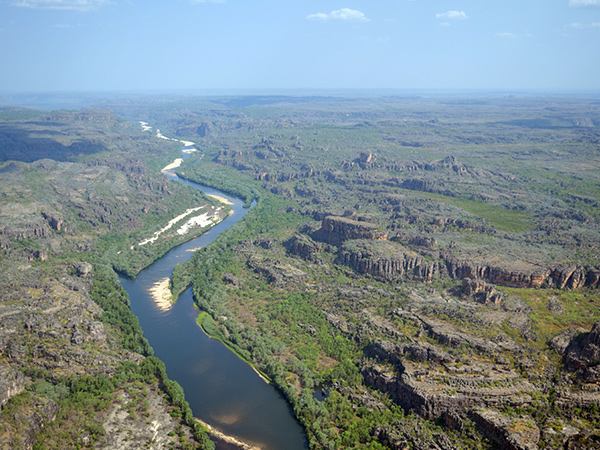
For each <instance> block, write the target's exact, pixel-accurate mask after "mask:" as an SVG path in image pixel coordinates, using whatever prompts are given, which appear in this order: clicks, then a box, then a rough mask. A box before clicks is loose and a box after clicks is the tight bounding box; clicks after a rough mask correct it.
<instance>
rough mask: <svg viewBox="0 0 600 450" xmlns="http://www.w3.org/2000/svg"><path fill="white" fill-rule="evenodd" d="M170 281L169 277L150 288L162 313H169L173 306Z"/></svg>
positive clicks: (153, 298)
mask: <svg viewBox="0 0 600 450" xmlns="http://www.w3.org/2000/svg"><path fill="white" fill-rule="evenodd" d="M170 281H171V280H170V279H169V277H166V278H163V279H161V280H158V281H157V282H156V283H154V285H153V286H152V287H151V288H150V294H151V295H152V300H154V303H156V306H158V308H159V309H161V310H162V311H167V310H169V309H171V306H173V293H172V292H171V289H170V287H169V284H170Z"/></svg>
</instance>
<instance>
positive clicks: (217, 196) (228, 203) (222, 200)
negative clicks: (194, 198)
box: [206, 194, 235, 205]
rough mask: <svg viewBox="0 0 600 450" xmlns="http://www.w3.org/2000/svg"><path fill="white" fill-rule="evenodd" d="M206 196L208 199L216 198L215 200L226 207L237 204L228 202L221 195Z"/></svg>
mask: <svg viewBox="0 0 600 450" xmlns="http://www.w3.org/2000/svg"><path fill="white" fill-rule="evenodd" d="M206 195H207V196H208V197H210V198H214V199H215V200H218V201H220V202H221V203H224V204H226V205H235V203H233V202H232V201H229V200H227V199H226V198H225V197H221V196H220V195H217V194H206Z"/></svg>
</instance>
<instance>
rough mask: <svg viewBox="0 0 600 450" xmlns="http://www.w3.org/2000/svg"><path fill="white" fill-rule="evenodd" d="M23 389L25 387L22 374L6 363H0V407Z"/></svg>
mask: <svg viewBox="0 0 600 450" xmlns="http://www.w3.org/2000/svg"><path fill="white" fill-rule="evenodd" d="M23 389H25V381H24V379H23V374H22V373H21V372H19V371H18V370H14V369H11V368H10V366H8V365H6V364H3V365H0V408H1V407H2V406H4V404H5V403H6V402H7V401H8V400H9V399H10V398H11V397H14V396H15V395H17V394H19V393H20V392H22V391H23Z"/></svg>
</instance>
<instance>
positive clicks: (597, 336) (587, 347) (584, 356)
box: [564, 322, 600, 383]
mask: <svg viewBox="0 0 600 450" xmlns="http://www.w3.org/2000/svg"><path fill="white" fill-rule="evenodd" d="M564 361H565V365H566V366H567V367H568V368H569V369H570V370H580V371H581V376H582V378H583V380H585V381H586V382H590V383H598V382H600V322H596V323H595V324H594V326H593V327H592V329H591V331H590V332H589V333H583V334H581V335H578V336H575V337H574V338H573V339H572V340H571V343H570V344H569V346H568V347H567V348H566V351H565V355H564Z"/></svg>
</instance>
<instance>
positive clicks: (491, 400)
mask: <svg viewBox="0 0 600 450" xmlns="http://www.w3.org/2000/svg"><path fill="white" fill-rule="evenodd" d="M367 354H368V355H369V356H371V357H373V358H376V359H377V360H379V361H380V362H379V363H377V362H375V363H369V364H365V365H364V366H363V368H362V371H361V373H362V375H363V376H364V378H365V381H366V382H367V384H369V385H370V386H372V387H374V388H377V389H379V390H382V391H384V392H387V393H388V394H389V395H390V396H391V398H392V399H393V400H394V401H395V402H396V403H397V404H399V405H400V406H402V408H404V409H405V410H407V411H411V412H414V413H416V414H419V415H420V416H422V417H425V418H427V419H436V418H439V417H442V416H443V415H444V414H451V413H452V414H453V413H460V412H463V413H464V412H467V411H469V410H470V409H472V408H474V407H476V406H480V407H487V406H501V405H508V406H522V405H524V404H527V403H529V402H530V401H531V397H530V396H529V395H528V394H527V393H528V392H534V391H536V388H535V387H534V386H533V385H532V384H530V383H529V382H527V381H525V380H523V379H522V378H521V376H520V375H519V374H518V373H516V372H514V371H512V370H510V369H507V368H504V367H496V366H495V365H490V364H487V365H484V364H477V365H472V366H471V367H464V368H461V369H460V370H455V371H453V372H448V371H442V370H438V369H437V368H436V367H439V364H443V363H445V362H450V361H452V360H453V358H452V357H451V356H450V355H448V354H446V353H445V352H443V351H441V350H438V349H434V348H429V346H422V345H414V344H413V345H406V344H399V345H398V344H394V343H391V342H382V341H375V342H373V343H371V344H370V345H369V347H368V348H367ZM419 362H427V363H430V364H425V365H421V364H420V363H419ZM385 363H388V364H391V367H390V366H389V365H386V364H385Z"/></svg>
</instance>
